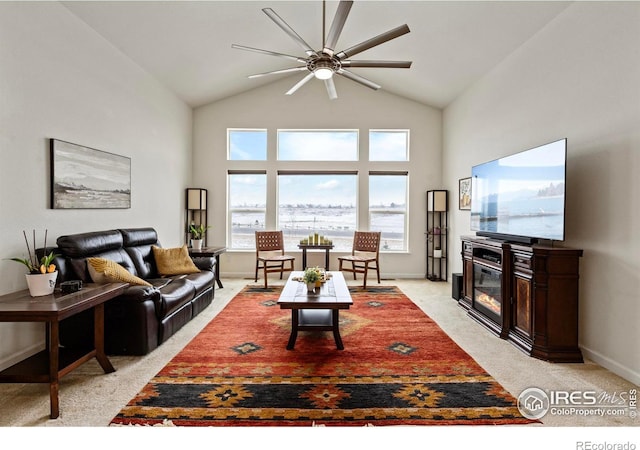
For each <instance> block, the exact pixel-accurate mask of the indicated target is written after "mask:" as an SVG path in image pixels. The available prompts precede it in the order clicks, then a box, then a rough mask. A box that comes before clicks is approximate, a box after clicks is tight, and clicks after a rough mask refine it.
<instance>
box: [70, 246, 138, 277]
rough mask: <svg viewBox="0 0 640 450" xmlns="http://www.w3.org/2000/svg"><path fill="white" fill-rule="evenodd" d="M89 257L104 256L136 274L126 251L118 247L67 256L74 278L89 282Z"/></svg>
mask: <svg viewBox="0 0 640 450" xmlns="http://www.w3.org/2000/svg"><path fill="white" fill-rule="evenodd" d="M89 257H93V258H104V259H108V260H110V261H114V262H116V263H118V264H119V265H121V266H122V267H124V268H125V269H126V270H127V271H128V272H129V273H131V274H133V275H135V276H138V273H137V272H136V267H135V265H134V264H133V261H132V260H131V258H130V257H129V255H128V254H127V252H126V251H124V249H122V248H120V249H116V250H108V251H105V252H102V253H96V254H91V255H86V256H83V257H80V258H68V259H67V261H68V262H69V266H70V267H71V268H72V269H73V271H74V272H75V274H76V275H77V276H76V277H75V279H80V280H82V281H84V282H86V283H90V282H91V275H90V274H89V268H88V264H87V258H89Z"/></svg>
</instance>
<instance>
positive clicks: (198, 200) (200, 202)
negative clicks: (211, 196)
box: [187, 188, 207, 210]
mask: <svg viewBox="0 0 640 450" xmlns="http://www.w3.org/2000/svg"><path fill="white" fill-rule="evenodd" d="M187 209H192V210H193V209H200V210H206V209H207V190H206V189H200V188H188V189H187Z"/></svg>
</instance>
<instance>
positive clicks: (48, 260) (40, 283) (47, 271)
mask: <svg viewBox="0 0 640 450" xmlns="http://www.w3.org/2000/svg"><path fill="white" fill-rule="evenodd" d="M22 234H23V235H24V241H25V243H26V244H27V255H28V257H27V258H10V259H11V261H15V262H19V263H20V264H24V265H25V266H26V267H27V270H28V271H29V273H27V274H26V278H27V286H29V293H30V294H31V296H32V297H38V296H41V295H49V294H52V293H53V290H54V289H55V287H56V280H57V279H58V271H57V270H56V265H55V264H53V260H54V258H55V257H56V256H58V255H56V254H55V253H53V251H52V252H51V253H49V254H47V253H46V249H47V231H46V230H45V233H44V249H45V254H44V255H43V256H42V257H41V258H40V259H39V260H38V257H37V255H36V231H35V230H33V249H32V248H31V246H30V245H29V240H28V239H27V233H26V232H25V231H23V232H22Z"/></svg>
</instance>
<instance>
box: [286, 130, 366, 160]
mask: <svg viewBox="0 0 640 450" xmlns="http://www.w3.org/2000/svg"><path fill="white" fill-rule="evenodd" d="M278 160H280V161H357V160H358V130H278Z"/></svg>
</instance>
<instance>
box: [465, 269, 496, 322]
mask: <svg viewBox="0 0 640 450" xmlns="http://www.w3.org/2000/svg"><path fill="white" fill-rule="evenodd" d="M501 279H502V273H501V271H500V270H497V269H493V268H491V267H487V266H484V265H482V264H477V263H474V265H473V304H472V308H473V309H475V310H477V311H478V312H480V313H482V314H483V315H484V316H486V317H488V318H489V319H491V320H493V321H494V322H496V323H498V324H500V323H502V283H501Z"/></svg>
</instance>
